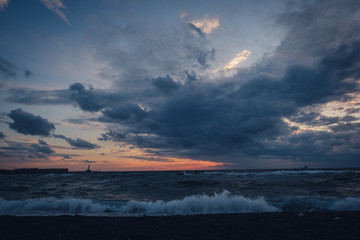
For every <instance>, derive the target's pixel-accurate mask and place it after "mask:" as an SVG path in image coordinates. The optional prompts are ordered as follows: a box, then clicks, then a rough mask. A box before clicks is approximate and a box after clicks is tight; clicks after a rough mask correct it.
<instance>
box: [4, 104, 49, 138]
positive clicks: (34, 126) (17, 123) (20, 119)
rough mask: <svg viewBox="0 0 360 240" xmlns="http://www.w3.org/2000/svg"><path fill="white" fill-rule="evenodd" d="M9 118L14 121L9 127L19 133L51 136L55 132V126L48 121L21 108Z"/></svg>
mask: <svg viewBox="0 0 360 240" xmlns="http://www.w3.org/2000/svg"><path fill="white" fill-rule="evenodd" d="M8 117H10V118H11V119H12V120H13V121H14V122H12V123H9V127H10V128H11V129H13V130H15V131H17V132H18V133H22V134H26V135H39V136H50V134H51V132H52V131H53V130H55V126H54V124H53V123H51V122H49V121H48V120H47V119H45V118H42V117H40V116H35V115H33V114H31V113H29V112H25V111H23V110H22V109H20V108H19V109H16V110H12V111H11V112H10V113H9V114H8Z"/></svg>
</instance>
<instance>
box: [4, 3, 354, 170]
mask: <svg viewBox="0 0 360 240" xmlns="http://www.w3.org/2000/svg"><path fill="white" fill-rule="evenodd" d="M359 80H360V2H359V1H356V0H344V1H336V0H326V1H295V0H294V1H287V0H286V1H285V0H274V1H266V0H255V1H254V0H252V1H250V0H224V1H211V0H206V1H196V0H192V1H165V0H163V1H156V0H154V1H142V0H135V1H134V0H131V1H130V0H129V1H127V0H122V1H115V0H87V1H70V0H32V1H28V0H0V168H1V169H14V168H29V167H35V168H55V167H56V168H60V167H61V168H69V170H71V171H75V170H76V171H77V170H85V169H87V165H89V164H90V165H91V168H92V169H93V170H99V171H151V170H194V169H245V168H251V169H252V168H261V169H263V168H299V167H302V166H304V165H306V166H308V167H313V168H331V167H338V168H341V167H360V95H359Z"/></svg>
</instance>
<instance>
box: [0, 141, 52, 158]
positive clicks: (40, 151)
mask: <svg viewBox="0 0 360 240" xmlns="http://www.w3.org/2000/svg"><path fill="white" fill-rule="evenodd" d="M6 143H7V145H8V146H7V147H0V149H1V150H5V154H6V156H4V157H6V158H10V159H12V158H13V159H22V160H28V159H45V160H47V159H48V157H49V156H50V155H53V154H54V153H55V152H54V150H52V149H51V147H50V146H46V145H39V144H28V143H17V142H11V141H6Z"/></svg>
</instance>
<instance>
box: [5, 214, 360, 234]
mask: <svg viewBox="0 0 360 240" xmlns="http://www.w3.org/2000/svg"><path fill="white" fill-rule="evenodd" d="M359 222H360V212H359V211H352V212H350V211H349V212H310V213H309V212H308V213H284V212H278V213H246V214H212V215H187V216H180V215H176V216H156V217H155V216H144V217H99V216H97V217H91V216H80V215H75V216H65V215H62V216H24V217H21V216H0V231H1V239H3V240H5V239H88V240H89V239H104V240H105V239H106V240H107V239H134V240H135V239H182V240H183V239H327V240H328V239H342V240H344V239H359V236H360V228H359Z"/></svg>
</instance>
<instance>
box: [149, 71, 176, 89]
mask: <svg viewBox="0 0 360 240" xmlns="http://www.w3.org/2000/svg"><path fill="white" fill-rule="evenodd" d="M152 81H153V83H154V85H155V87H156V88H157V89H159V91H160V92H163V93H166V94H169V93H170V92H172V91H174V90H176V89H178V88H179V85H178V84H177V83H176V82H175V81H174V80H173V79H172V78H171V77H170V76H169V75H167V76H166V77H158V78H155V79H153V80H152Z"/></svg>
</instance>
